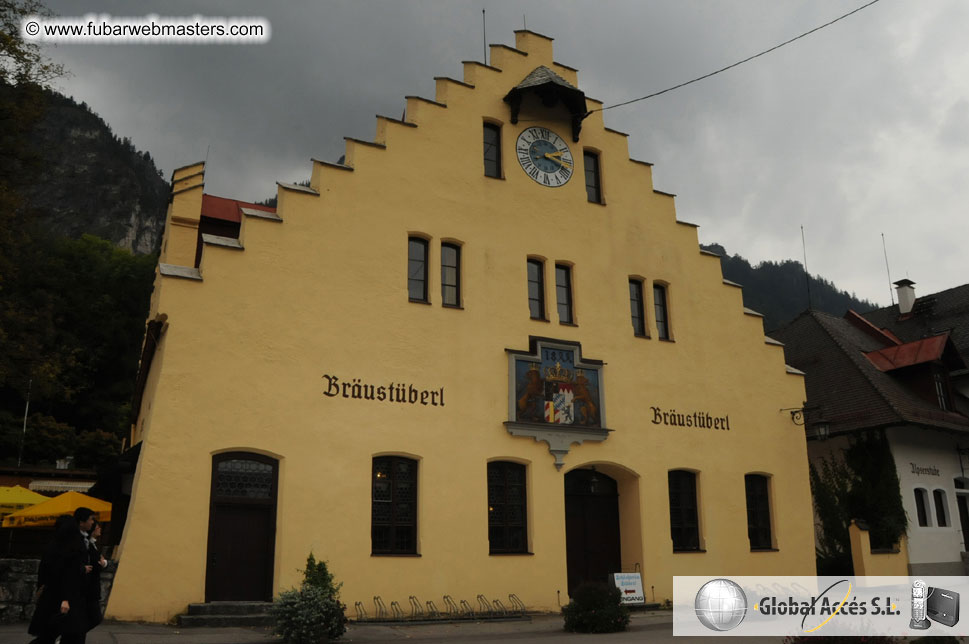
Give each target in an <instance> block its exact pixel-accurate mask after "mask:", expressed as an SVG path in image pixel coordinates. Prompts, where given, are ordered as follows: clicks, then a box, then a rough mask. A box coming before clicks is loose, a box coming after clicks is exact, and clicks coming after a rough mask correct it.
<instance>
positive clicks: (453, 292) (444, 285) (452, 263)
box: [441, 244, 461, 307]
mask: <svg viewBox="0 0 969 644" xmlns="http://www.w3.org/2000/svg"><path fill="white" fill-rule="evenodd" d="M441 302H442V304H444V306H453V307H459V306H461V247H460V246H458V245H457V244H441Z"/></svg>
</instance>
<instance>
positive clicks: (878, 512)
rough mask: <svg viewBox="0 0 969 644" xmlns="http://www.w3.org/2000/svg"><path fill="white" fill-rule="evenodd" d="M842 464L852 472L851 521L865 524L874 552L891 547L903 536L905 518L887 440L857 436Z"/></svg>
mask: <svg viewBox="0 0 969 644" xmlns="http://www.w3.org/2000/svg"><path fill="white" fill-rule="evenodd" d="M845 464H846V465H847V467H848V468H849V470H850V471H851V473H852V479H851V486H850V488H849V490H848V498H847V506H848V512H849V513H850V514H851V518H852V519H862V520H864V521H865V522H866V523H867V524H868V529H869V534H870V537H871V547H872V548H873V549H879V548H891V547H892V546H894V545H895V544H896V543H898V540H899V538H900V537H901V536H902V535H903V534H905V529H906V527H907V526H908V519H907V518H906V516H905V509H904V507H902V493H901V491H900V490H899V484H898V471H897V470H896V468H895V460H894V459H893V458H892V452H891V448H890V447H889V445H888V439H886V438H885V436H884V434H882V433H881V432H869V433H867V434H861V435H859V436H857V437H856V438H854V439H853V440H852V443H851V445H850V446H849V447H848V449H847V450H846V451H845Z"/></svg>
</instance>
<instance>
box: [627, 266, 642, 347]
mask: <svg viewBox="0 0 969 644" xmlns="http://www.w3.org/2000/svg"><path fill="white" fill-rule="evenodd" d="M629 314H630V317H631V318H632V322H633V333H634V334H635V335H637V336H639V337H646V314H645V313H644V309H643V283H642V282H641V281H639V280H637V279H630V280H629Z"/></svg>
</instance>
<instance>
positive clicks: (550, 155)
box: [545, 151, 572, 170]
mask: <svg viewBox="0 0 969 644" xmlns="http://www.w3.org/2000/svg"><path fill="white" fill-rule="evenodd" d="M562 154H563V152H562V151H558V152H546V153H545V158H546V159H551V160H552V161H555V162H556V163H558V164H559V165H563V166H565V167H566V168H568V169H569V170H571V169H572V164H571V163H569V162H568V161H563V160H562V159H561V157H562Z"/></svg>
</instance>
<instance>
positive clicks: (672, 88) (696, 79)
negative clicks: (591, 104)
mask: <svg viewBox="0 0 969 644" xmlns="http://www.w3.org/2000/svg"><path fill="white" fill-rule="evenodd" d="M880 1H881V0H871V2H869V3H868V4H864V5H862V6H860V7H858V8H857V9H855V10H854V11H849V12H848V13H846V14H844V15H843V16H839V17H837V18H835V19H834V20H832V21H830V22H826V23H824V24H823V25H821V26H820V27H815V28H814V29H812V30H810V31H805V32H804V33H803V34H801V35H800V36H795V37H794V38H791V39H790V40H787V41H784V42H782V43H781V44H779V45H774V46H773V47H771V48H770V49H765V50H764V51H762V52H760V53H759V54H754V55H753V56H749V57H747V58H744V59H743V60H739V61H737V62H736V63H733V64H732V65H727V66H726V67H724V68H722V69H718V70H717V71H715V72H710V73H709V74H704V75H703V76H699V77H697V78H694V79H693V80H689V81H686V82H685V83H680V84H679V85H674V86H673V87H668V88H667V89H664V90H663V91H661V92H654V93H653V94H649V95H648V96H642V97H640V98H634V99H632V100H631V101H625V102H624V103H616V104H615V105H609V106H607V107H600V108H597V109H594V110H590V111H589V112H588V113H587V114H586V116H588V115H589V114H592V113H593V112H604V111H605V110H611V109H612V108H614V107H622V106H623V105H629V104H630V103H637V102H639V101H645V100H646V99H647V98H653V97H654V96H659V95H660V94H665V93H667V92H672V91H673V90H674V89H679V88H681V87H686V86H687V85H691V84H693V83H696V82H699V81H702V80H703V79H705V78H710V77H711V76H716V75H717V74H719V73H721V72H725V71H727V70H728V69H733V68H734V67H737V66H739V65H743V64H744V63H747V62H750V61H752V60H753V59H755V58H760V57H761V56H763V55H765V54H769V53H771V52H772V51H775V50H777V49H780V48H781V47H783V46H784V45H790V44H791V43H792V42H794V41H795V40H800V39H801V38H804V37H805V36H810V35H811V34H813V33H814V32H816V31H820V30H822V29H824V28H825V27H830V26H831V25H833V24H834V23H836V22H838V21H840V20H844V19H845V18H847V17H848V16H851V15H853V14H856V13H858V12H859V11H861V10H862V9H867V8H868V7H870V6H871V5H873V4H875V3H876V2H880Z"/></svg>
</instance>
